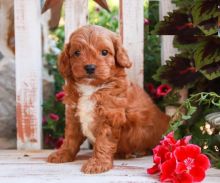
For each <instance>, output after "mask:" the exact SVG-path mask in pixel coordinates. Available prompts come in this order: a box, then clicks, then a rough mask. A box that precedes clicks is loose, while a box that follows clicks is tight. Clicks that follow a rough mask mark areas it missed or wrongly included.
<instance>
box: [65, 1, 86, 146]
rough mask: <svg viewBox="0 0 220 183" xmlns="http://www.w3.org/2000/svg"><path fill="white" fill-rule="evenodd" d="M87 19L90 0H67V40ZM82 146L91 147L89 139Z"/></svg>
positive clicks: (66, 40)
mask: <svg viewBox="0 0 220 183" xmlns="http://www.w3.org/2000/svg"><path fill="white" fill-rule="evenodd" d="M87 19H88V0H65V42H68V41H69V37H70V35H71V33H72V32H74V31H75V30H76V29H77V28H79V27H81V26H83V25H86V24H87ZM66 107H67V106H66ZM81 148H83V149H88V148H89V143H88V141H87V140H86V141H85V142H84V143H83V144H82V145H81Z"/></svg>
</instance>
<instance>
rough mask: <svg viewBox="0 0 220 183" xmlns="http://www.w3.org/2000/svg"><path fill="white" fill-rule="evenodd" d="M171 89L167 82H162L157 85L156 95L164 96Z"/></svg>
mask: <svg viewBox="0 0 220 183" xmlns="http://www.w3.org/2000/svg"><path fill="white" fill-rule="evenodd" d="M171 91H172V88H171V87H170V85H168V84H162V85H160V86H158V87H157V91H156V95H157V96H158V97H163V96H166V95H167V94H168V93H170V92H171Z"/></svg>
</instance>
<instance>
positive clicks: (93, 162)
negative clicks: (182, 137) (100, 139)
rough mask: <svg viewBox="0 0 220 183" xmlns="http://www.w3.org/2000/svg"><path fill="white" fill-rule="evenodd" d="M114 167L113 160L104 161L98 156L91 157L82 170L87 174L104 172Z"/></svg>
mask: <svg viewBox="0 0 220 183" xmlns="http://www.w3.org/2000/svg"><path fill="white" fill-rule="evenodd" d="M111 168H112V162H111V161H102V160H100V159H97V158H90V159H89V160H88V161H87V162H85V163H84V164H83V166H82V168H81V171H82V172H84V173H86V174H95V173H102V172H106V171H108V170H110V169H111Z"/></svg>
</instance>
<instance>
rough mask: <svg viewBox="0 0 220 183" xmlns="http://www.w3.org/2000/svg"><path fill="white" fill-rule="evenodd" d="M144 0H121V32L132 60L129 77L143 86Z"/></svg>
mask: <svg viewBox="0 0 220 183" xmlns="http://www.w3.org/2000/svg"><path fill="white" fill-rule="evenodd" d="M143 3H144V1H143V0H132V1H131V0H120V34H121V37H122V40H123V44H124V46H125V48H126V50H127V51H128V55H129V57H130V59H131V61H132V64H133V65H132V68H131V69H129V70H127V73H128V77H129V79H130V80H131V81H133V82H134V83H137V84H139V85H140V86H142V87H143V82H144V81H143V80H144V79H143V78H144V75H143V73H144V72H143V71H144V70H143V68H144V57H143V51H144V6H143V5H144V4H143Z"/></svg>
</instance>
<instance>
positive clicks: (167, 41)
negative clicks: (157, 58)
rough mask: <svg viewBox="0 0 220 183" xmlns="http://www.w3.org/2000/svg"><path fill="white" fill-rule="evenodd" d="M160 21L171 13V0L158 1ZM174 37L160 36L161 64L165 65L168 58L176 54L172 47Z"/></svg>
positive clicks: (172, 6)
mask: <svg viewBox="0 0 220 183" xmlns="http://www.w3.org/2000/svg"><path fill="white" fill-rule="evenodd" d="M159 7H160V8H159V12H160V20H163V17H164V16H165V15H167V13H168V12H171V11H172V10H173V9H174V8H175V5H174V4H172V2H171V0H160V4H159ZM173 38H174V35H161V64H165V62H166V60H169V58H170V56H174V55H175V54H176V53H177V49H176V48H174V47H173Z"/></svg>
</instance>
